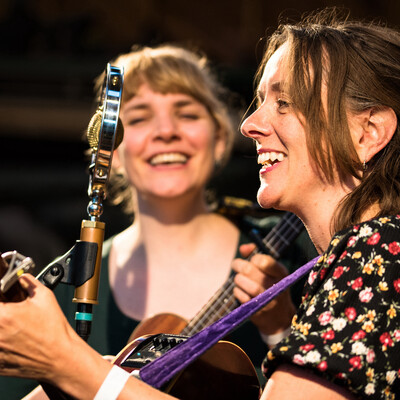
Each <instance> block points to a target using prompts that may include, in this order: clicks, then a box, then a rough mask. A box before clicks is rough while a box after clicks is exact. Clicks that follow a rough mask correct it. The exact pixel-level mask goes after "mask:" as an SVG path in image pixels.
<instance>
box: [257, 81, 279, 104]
mask: <svg viewBox="0 0 400 400" xmlns="http://www.w3.org/2000/svg"><path fill="white" fill-rule="evenodd" d="M271 91H272V92H273V93H281V92H282V84H281V82H280V81H275V82H272V84H271ZM264 97H265V96H264V93H263V91H262V90H260V88H259V89H257V98H258V99H260V100H263V99H264Z"/></svg>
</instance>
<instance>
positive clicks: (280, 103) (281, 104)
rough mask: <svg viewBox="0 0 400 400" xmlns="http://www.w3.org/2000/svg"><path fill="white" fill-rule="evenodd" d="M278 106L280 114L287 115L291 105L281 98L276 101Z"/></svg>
mask: <svg viewBox="0 0 400 400" xmlns="http://www.w3.org/2000/svg"><path fill="white" fill-rule="evenodd" d="M276 104H277V105H278V112H280V113H285V112H286V111H287V109H288V108H289V107H290V103H289V102H288V101H286V100H283V99H281V98H279V99H277V100H276Z"/></svg>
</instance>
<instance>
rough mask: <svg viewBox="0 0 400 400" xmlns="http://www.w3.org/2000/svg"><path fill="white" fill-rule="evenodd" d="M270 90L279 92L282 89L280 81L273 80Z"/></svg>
mask: <svg viewBox="0 0 400 400" xmlns="http://www.w3.org/2000/svg"><path fill="white" fill-rule="evenodd" d="M271 90H272V91H273V92H279V93H280V92H281V91H282V84H281V82H280V81H276V82H273V83H272V84H271Z"/></svg>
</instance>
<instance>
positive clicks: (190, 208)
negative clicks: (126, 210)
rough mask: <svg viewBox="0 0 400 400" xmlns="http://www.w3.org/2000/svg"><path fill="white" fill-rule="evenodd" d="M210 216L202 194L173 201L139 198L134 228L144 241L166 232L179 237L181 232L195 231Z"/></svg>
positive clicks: (172, 199) (173, 199)
mask: <svg viewBox="0 0 400 400" xmlns="http://www.w3.org/2000/svg"><path fill="white" fill-rule="evenodd" d="M209 214H210V212H209V210H208V207H207V204H206V202H205V200H204V196H203V195H202V194H198V193H197V194H196V195H193V196H189V195H185V196H182V197H179V198H171V199H165V198H148V197H146V198H145V197H140V196H138V198H137V209H136V211H135V222H134V226H135V227H136V229H137V230H138V231H139V232H140V236H142V239H143V238H144V237H146V236H148V235H151V236H153V237H158V236H159V235H164V233H165V230H168V231H169V232H170V233H169V235H179V232H180V231H182V232H183V233H185V234H187V233H188V228H190V227H191V226H192V227H193V229H194V230H195V229H196V228H198V224H199V223H200V222H201V221H203V219H204V218H203V217H207V216H208V215H209ZM172 230H173V233H171V231H172Z"/></svg>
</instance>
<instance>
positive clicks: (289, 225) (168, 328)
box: [128, 212, 304, 343]
mask: <svg viewBox="0 0 400 400" xmlns="http://www.w3.org/2000/svg"><path fill="white" fill-rule="evenodd" d="M303 228H304V225H303V223H302V221H301V220H300V219H299V218H298V217H297V216H296V215H294V214H292V213H290V212H287V213H285V214H284V215H283V216H282V218H281V219H280V221H279V222H278V223H277V224H276V225H275V226H274V227H273V228H272V229H271V231H270V232H269V233H268V234H267V235H266V236H265V238H264V239H262V243H260V244H259V246H258V247H259V248H262V249H263V251H264V252H268V253H269V254H270V255H272V256H273V257H274V258H279V257H280V255H281V254H282V252H283V250H284V249H286V248H287V247H288V246H289V245H290V244H291V243H292V242H293V240H294V239H295V238H296V237H297V236H298V235H299V233H300V232H301V231H302V230H303ZM257 252H258V250H255V251H254V252H253V253H252V254H250V256H249V258H251V257H252V256H253V255H254V254H255V253H257ZM233 280H234V276H233V275H231V276H230V277H229V278H228V279H227V280H226V281H225V283H224V284H223V285H222V286H221V287H220V288H219V289H218V290H217V292H216V293H215V294H214V295H213V296H212V297H211V298H210V299H209V301H208V302H207V303H206V304H205V305H204V306H203V307H202V308H201V310H200V311H199V312H198V313H197V314H196V315H195V316H194V317H193V318H192V319H191V320H190V321H189V322H188V321H187V320H185V319H184V318H182V317H180V316H179V315H176V314H171V313H163V314H157V315H155V316H153V317H151V318H146V319H145V320H143V321H142V322H141V323H140V324H139V325H138V326H137V327H136V328H135V330H134V331H133V332H132V334H131V336H130V337H129V340H128V343H130V342H132V341H133V340H135V339H137V338H139V337H141V336H144V335H151V334H153V335H154V334H158V333H170V334H181V335H184V336H192V335H194V334H195V333H197V332H200V331H201V330H203V329H204V328H206V327H207V326H209V325H211V324H212V323H214V322H216V321H218V320H220V319H221V318H222V317H223V316H225V315H227V314H228V313H229V312H231V311H232V310H233V309H235V308H236V307H237V306H238V302H237V300H236V298H235V296H234V295H233V288H234V286H235V284H234V281H233Z"/></svg>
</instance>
